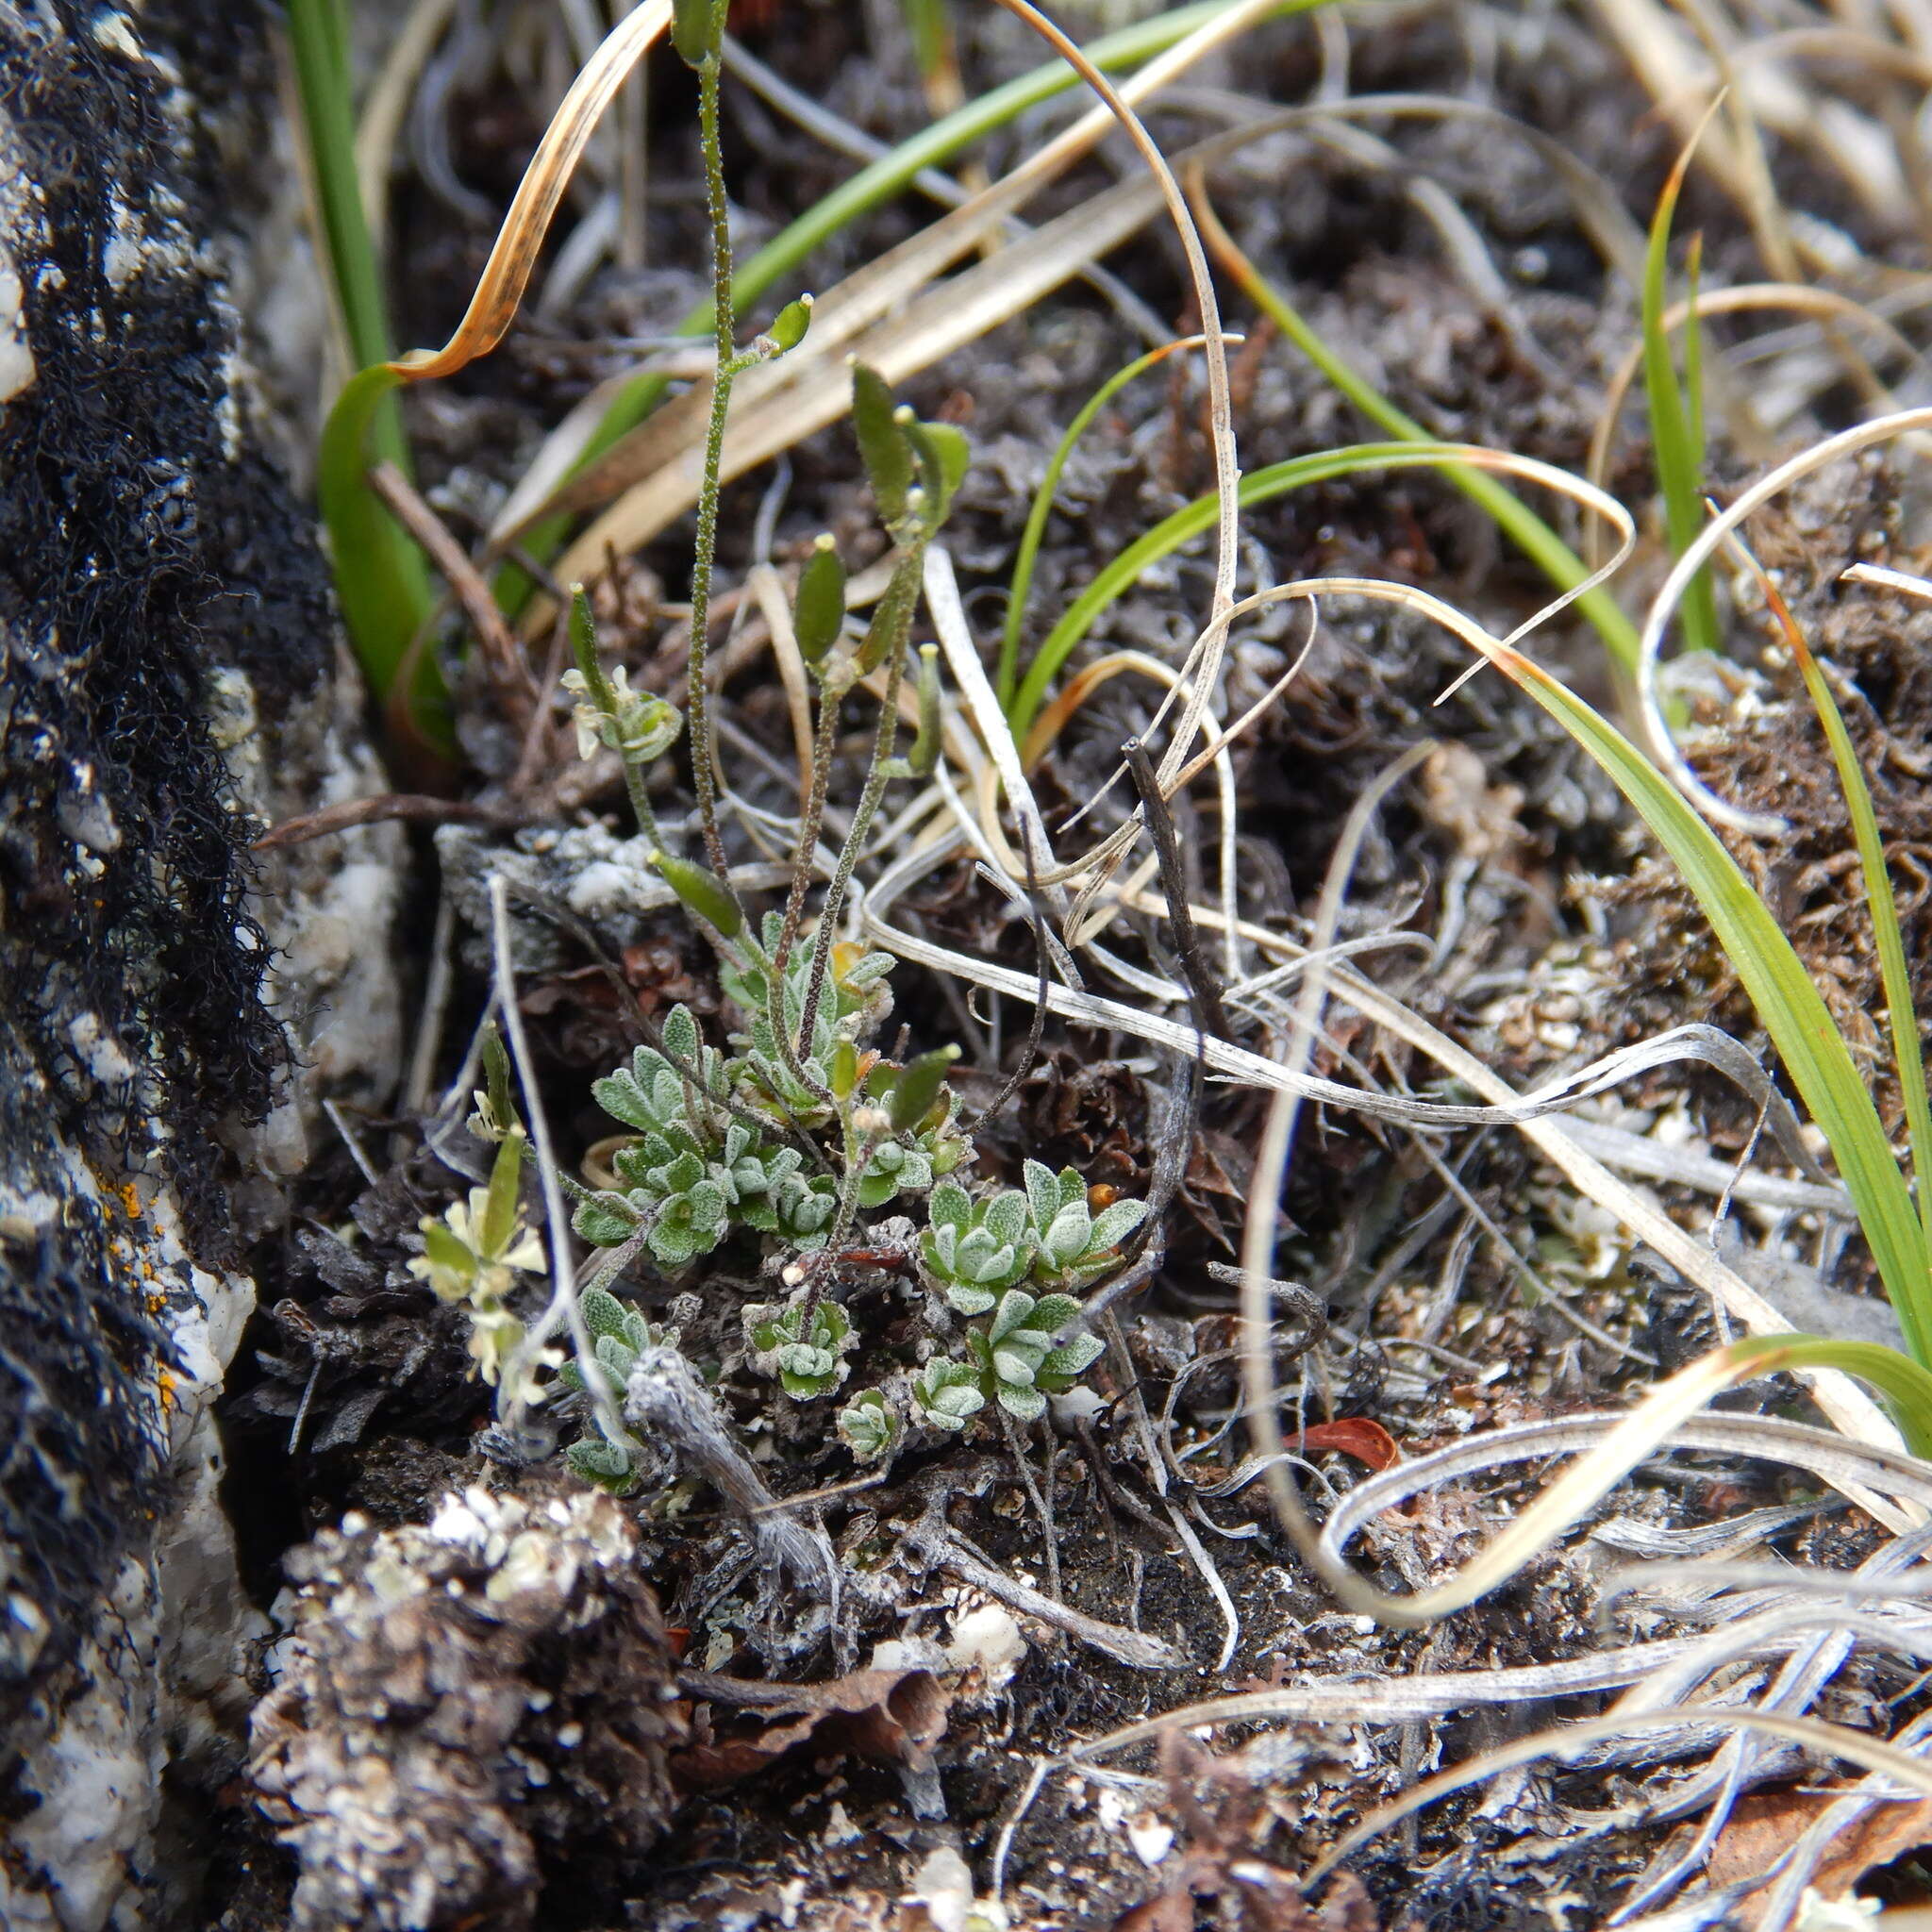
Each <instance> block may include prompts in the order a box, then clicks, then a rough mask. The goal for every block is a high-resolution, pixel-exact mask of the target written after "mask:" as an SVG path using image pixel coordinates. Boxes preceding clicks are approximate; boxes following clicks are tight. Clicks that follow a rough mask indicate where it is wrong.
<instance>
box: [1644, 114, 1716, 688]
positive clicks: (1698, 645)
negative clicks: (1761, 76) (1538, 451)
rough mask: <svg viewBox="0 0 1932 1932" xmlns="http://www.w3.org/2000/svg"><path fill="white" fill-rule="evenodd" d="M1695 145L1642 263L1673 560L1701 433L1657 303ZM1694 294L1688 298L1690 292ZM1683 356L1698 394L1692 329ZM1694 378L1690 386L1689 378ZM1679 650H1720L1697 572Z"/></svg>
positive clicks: (1660, 473) (1660, 482) (1699, 509)
mask: <svg viewBox="0 0 1932 1932" xmlns="http://www.w3.org/2000/svg"><path fill="white" fill-rule="evenodd" d="M1694 145H1695V142H1692V143H1691V146H1689V147H1686V148H1685V150H1684V152H1683V153H1682V154H1681V155H1679V156H1678V157H1677V163H1676V165H1675V167H1674V168H1673V169H1672V170H1671V174H1670V178H1669V179H1668V180H1667V181H1666V182H1665V183H1664V190H1663V192H1662V193H1661V194H1660V195H1658V196H1657V212H1656V213H1655V214H1654V215H1653V216H1652V217H1651V224H1650V242H1649V245H1648V247H1647V248H1646V250H1645V252H1644V258H1643V393H1644V396H1645V398H1646V400H1647V401H1648V403H1649V406H1650V442H1651V454H1652V457H1653V459H1654V460H1655V462H1656V465H1657V487H1658V489H1659V490H1660V491H1662V493H1663V499H1664V521H1665V524H1666V525H1667V527H1668V528H1669V531H1670V537H1671V552H1672V554H1673V556H1675V557H1681V556H1683V554H1684V553H1685V551H1687V550H1688V549H1690V547H1691V544H1692V543H1693V542H1695V541H1696V540H1697V533H1698V531H1699V530H1700V529H1702V528H1703V526H1704V494H1703V490H1704V476H1703V469H1704V459H1703V455H1702V452H1703V447H1704V430H1703V424H1702V421H1701V419H1698V420H1695V421H1693V420H1691V418H1688V417H1687V415H1686V412H1685V406H1684V392H1683V391H1682V390H1681V389H1679V387H1678V385H1677V372H1676V369H1675V367H1674V364H1673V362H1672V360H1671V341H1670V336H1669V334H1668V332H1667V331H1666V330H1665V328H1664V303H1665V298H1666V294H1667V283H1668V280H1669V274H1670V253H1671V223H1672V221H1673V220H1674V217H1675V215H1676V211H1677V196H1678V193H1679V192H1680V191H1681V190H1682V188H1683V185H1684V171H1685V169H1686V168H1687V167H1688V166H1689V165H1690V161H1691V152H1692V148H1693V147H1694ZM1693 294H1694V290H1693ZM1695 333H1696V323H1695V319H1694V314H1693V319H1692V322H1691V341H1687V345H1686V350H1685V365H1686V372H1685V373H1686V380H1687V382H1690V383H1691V386H1692V387H1693V389H1694V390H1695V391H1699V392H1700V393H1699V395H1698V403H1697V404H1696V405H1693V408H1695V407H1701V404H1702V395H1701V391H1702V387H1703V383H1702V368H1701V364H1700V363H1698V362H1697V360H1696V359H1695V358H1696V354H1697V351H1696V348H1695V346H1694V341H1695ZM1693 371H1694V372H1695V375H1694V378H1693V375H1692V372H1693ZM1683 625H1684V642H1685V644H1686V646H1687V647H1688V648H1689V649H1691V650H1693V651H1715V650H1716V649H1717V647H1718V642H1719V635H1720V634H1719V631H1718V625H1717V597H1716V593H1715V591H1713V589H1712V586H1711V580H1710V573H1709V572H1708V571H1707V570H1701V571H1699V572H1698V573H1697V575H1696V576H1695V577H1693V578H1692V579H1691V585H1690V589H1689V590H1688V591H1687V592H1686V594H1685V597H1684V605H1683Z"/></svg>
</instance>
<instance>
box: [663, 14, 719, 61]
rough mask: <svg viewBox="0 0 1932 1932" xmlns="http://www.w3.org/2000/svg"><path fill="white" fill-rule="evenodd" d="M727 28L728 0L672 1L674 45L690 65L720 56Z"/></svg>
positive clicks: (678, 53)
mask: <svg viewBox="0 0 1932 1932" xmlns="http://www.w3.org/2000/svg"><path fill="white" fill-rule="evenodd" d="M723 35H724V0H671V44H672V45H673V46H674V47H675V48H676V49H677V58H679V59H680V60H682V61H683V62H684V63H685V65H686V66H687V67H702V66H703V65H704V64H705V62H706V61H707V60H712V59H716V58H717V56H718V46H719V42H720V40H721V39H722V38H723Z"/></svg>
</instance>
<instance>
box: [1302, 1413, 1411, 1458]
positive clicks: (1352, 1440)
mask: <svg viewBox="0 0 1932 1932" xmlns="http://www.w3.org/2000/svg"><path fill="white" fill-rule="evenodd" d="M1288 1446H1289V1447H1290V1448H1291V1449H1339V1450H1341V1453H1342V1454H1343V1455H1344V1456H1353V1457H1355V1459H1356V1460H1357V1462H1363V1463H1366V1464H1367V1465H1368V1466H1369V1468H1371V1469H1373V1470H1376V1471H1381V1470H1385V1469H1392V1468H1393V1467H1394V1466H1395V1464H1396V1463H1398V1462H1400V1461H1401V1460H1402V1451H1401V1450H1400V1449H1398V1448H1397V1447H1396V1446H1395V1438H1394V1437H1393V1436H1391V1434H1390V1433H1389V1431H1388V1430H1387V1429H1385V1428H1384V1427H1383V1426H1382V1424H1380V1423H1372V1422H1371V1421H1369V1419H1368V1418H1367V1417H1366V1416H1343V1417H1342V1418H1341V1420H1340V1421H1339V1422H1332V1423H1316V1424H1313V1425H1312V1426H1311V1427H1308V1428H1306V1429H1304V1430H1303V1431H1302V1432H1301V1434H1300V1435H1298V1436H1291V1437H1290V1438H1289V1440H1288Z"/></svg>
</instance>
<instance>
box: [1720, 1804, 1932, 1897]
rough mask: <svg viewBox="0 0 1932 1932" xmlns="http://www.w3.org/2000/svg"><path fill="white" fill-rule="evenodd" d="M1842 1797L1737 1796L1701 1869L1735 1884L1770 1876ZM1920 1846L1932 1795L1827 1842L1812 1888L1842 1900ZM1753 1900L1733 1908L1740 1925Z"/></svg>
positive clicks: (1928, 1832)
mask: <svg viewBox="0 0 1932 1932" xmlns="http://www.w3.org/2000/svg"><path fill="white" fill-rule="evenodd" d="M1847 1789H1850V1788H1849V1787H1847ZM1842 1795H1843V1793H1842V1792H1840V1791H1821V1790H1811V1791H1762V1792H1758V1793H1757V1794H1755V1795H1754V1796H1751V1797H1748V1798H1742V1799H1740V1800H1739V1802H1738V1806H1737V1808H1736V1809H1735V1810H1734V1811H1733V1812H1732V1813H1731V1817H1730V1822H1729V1824H1726V1825H1725V1826H1724V1830H1723V1831H1722V1832H1720V1833H1719V1834H1718V1840H1717V1843H1716V1844H1715V1845H1714V1846H1712V1848H1711V1854H1710V1863H1709V1865H1708V1867H1707V1876H1708V1878H1709V1880H1710V1883H1711V1884H1712V1885H1713V1886H1725V1885H1736V1884H1738V1883H1739V1882H1740V1880H1742V1879H1746V1878H1749V1877H1751V1876H1753V1875H1754V1874H1758V1873H1769V1872H1770V1870H1771V1868H1772V1866H1773V1865H1774V1864H1775V1863H1776V1862H1777V1860H1778V1858H1779V1857H1781V1856H1782V1855H1783V1854H1784V1853H1785V1852H1786V1851H1787V1850H1788V1849H1789V1848H1790V1844H1791V1842H1792V1840H1794V1839H1796V1838H1797V1837H1798V1836H1799V1835H1800V1834H1801V1833H1803V1832H1805V1831H1806V1830H1807V1829H1808V1828H1809V1827H1810V1825H1811V1824H1812V1823H1813V1821H1814V1820H1815V1819H1816V1818H1817V1817H1818V1815H1819V1814H1820V1813H1821V1812H1822V1811H1824V1810H1825V1809H1826V1808H1827V1807H1830V1806H1831V1805H1832V1804H1833V1803H1834V1802H1835V1801H1836V1800H1837V1799H1838V1798H1839V1797H1840V1796H1842ZM1924 1844H1932V1798H1921V1799H1920V1800H1919V1801H1918V1802H1917V1803H1916V1804H1897V1803H1881V1804H1877V1805H1874V1806H1873V1807H1872V1808H1871V1809H1870V1810H1869V1811H1867V1812H1866V1813H1865V1815H1864V1816H1863V1817H1862V1818H1860V1819H1859V1820H1858V1821H1857V1823H1856V1824H1852V1825H1851V1826H1849V1827H1848V1828H1847V1829H1846V1830H1844V1831H1841V1832H1840V1833H1839V1835H1838V1836H1837V1837H1836V1838H1835V1839H1833V1840H1832V1841H1831V1843H1830V1844H1829V1845H1828V1846H1827V1847H1826V1848H1825V1852H1824V1857H1823V1858H1822V1859H1820V1860H1819V1864H1818V1871H1817V1874H1816V1875H1815V1876H1814V1877H1813V1878H1812V1880H1811V1883H1812V1884H1813V1885H1814V1886H1815V1887H1816V1888H1817V1890H1818V1892H1819V1895H1820V1896H1821V1897H1823V1898H1828V1899H1836V1898H1843V1897H1844V1896H1845V1895H1846V1894H1847V1893H1849V1892H1850V1891H1851V1890H1852V1889H1853V1887H1854V1886H1856V1885H1857V1882H1858V1880H1859V1879H1861V1878H1862V1877H1864V1875H1865V1874H1867V1873H1868V1872H1873V1871H1875V1870H1876V1869H1877V1868H1878V1867H1879V1866H1881V1865H1889V1864H1890V1862H1891V1861H1892V1860H1893V1859H1894V1858H1900V1857H1904V1856H1905V1855H1906V1853H1907V1852H1909V1851H1912V1850H1914V1849H1915V1848H1916V1847H1917V1846H1920V1845H1924ZM1756 1899H1757V1894H1756V1893H1753V1894H1751V1895H1749V1896H1747V1897H1746V1898H1745V1899H1744V1901H1743V1902H1742V1904H1741V1905H1740V1907H1738V1911H1737V1918H1738V1923H1739V1924H1740V1925H1744V1926H1747V1927H1749V1926H1755V1925H1756V1924H1757V1909H1756V1906H1755V1901H1756Z"/></svg>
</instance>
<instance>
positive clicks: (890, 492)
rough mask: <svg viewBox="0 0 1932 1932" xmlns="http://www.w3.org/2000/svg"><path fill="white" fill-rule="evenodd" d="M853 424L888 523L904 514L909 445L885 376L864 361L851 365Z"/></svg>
mask: <svg viewBox="0 0 1932 1932" xmlns="http://www.w3.org/2000/svg"><path fill="white" fill-rule="evenodd" d="M852 426H853V429H854V430H855V431H856V432H857V434H858V454H859V456H860V458H862V459H863V460H864V463H865V473H866V475H867V476H868V477H870V478H871V480H872V493H873V496H874V499H875V500H876V501H877V504H878V507H879V517H880V519H881V521H883V522H884V523H885V524H886V525H888V526H890V525H893V524H896V523H897V522H898V521H899V520H900V518H901V517H903V516H904V515H905V514H906V492H907V491H908V490H909V489H910V488H911V487H912V446H911V444H910V443H909V442H908V441H907V438H906V426H905V425H904V424H903V423H901V422H900V420H899V416H898V411H897V410H896V409H894V408H893V407H892V391H891V390H890V389H888V388H887V387H886V379H885V377H884V376H883V375H880V374H879V373H878V371H877V370H876V369H870V368H868V367H867V366H866V365H865V364H864V363H863V362H854V363H853V365H852Z"/></svg>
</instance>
